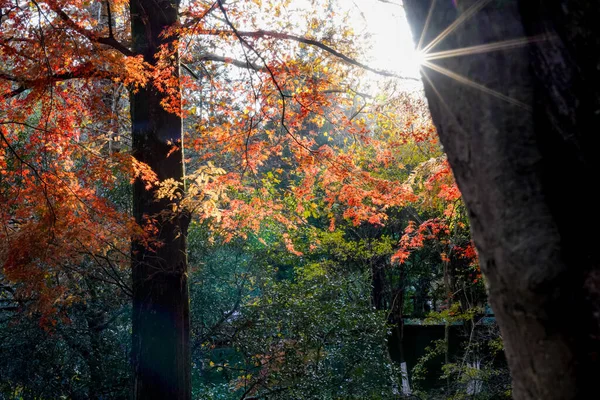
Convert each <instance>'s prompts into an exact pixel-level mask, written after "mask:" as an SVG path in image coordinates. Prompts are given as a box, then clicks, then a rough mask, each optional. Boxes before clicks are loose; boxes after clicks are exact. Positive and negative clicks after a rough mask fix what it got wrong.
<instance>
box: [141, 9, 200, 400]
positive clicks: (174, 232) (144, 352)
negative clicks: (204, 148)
mask: <svg viewBox="0 0 600 400" xmlns="http://www.w3.org/2000/svg"><path fill="white" fill-rule="evenodd" d="M130 7H131V8H130V11H131V32H132V38H133V51H134V52H135V53H137V54H142V55H143V56H144V59H145V61H146V62H148V63H150V64H156V57H155V56H156V53H157V51H158V50H159V46H160V45H162V44H166V43H168V42H169V41H172V40H173V38H170V39H165V38H164V37H162V36H161V32H163V31H164V29H165V28H167V27H170V26H173V25H174V24H176V23H177V21H178V7H179V2H178V1H177V0H132V1H131V3H130ZM172 61H173V62H174V63H175V65H176V66H177V65H178V62H179V61H178V59H177V57H175V59H173V60H172ZM176 70H177V68H176ZM130 98H131V120H132V130H133V156H134V157H135V158H136V159H137V160H139V161H141V162H144V163H146V164H147V165H148V166H150V167H151V168H152V170H153V171H154V172H155V173H156V174H157V175H158V179H159V180H161V181H162V180H165V179H168V178H172V179H175V180H176V181H182V180H183V175H184V171H183V153H182V142H181V139H182V136H181V135H182V121H181V118H180V116H178V115H176V114H173V113H169V112H167V111H165V110H164V108H163V107H162V105H161V101H162V100H163V99H164V94H162V93H160V92H158V91H157V90H156V89H155V88H154V87H153V86H152V84H151V83H149V84H148V85H147V86H146V88H142V89H140V90H138V91H137V92H132V93H131V97H130ZM174 144H175V145H177V146H178V149H177V150H173V145H174ZM133 197H134V202H133V204H134V210H133V212H134V216H135V219H136V221H137V222H138V223H139V224H142V225H144V224H145V223H146V222H147V218H153V219H154V220H155V223H154V226H155V227H156V229H157V230H156V233H155V235H156V237H155V238H156V239H158V241H159V242H161V243H162V245H160V246H158V247H157V248H153V249H149V248H147V247H146V246H145V245H144V244H143V243H139V242H134V243H133V246H132V254H133V265H132V269H133V292H134V295H133V349H132V353H133V354H132V361H133V368H134V396H133V397H134V398H135V399H140V400H141V399H144V400H148V399H163V400H166V399H169V400H171V399H173V400H181V399H186V400H187V399H190V398H191V383H190V380H191V379H190V364H191V363H190V347H189V296H188V282H187V256H186V233H187V225H188V218H187V216H186V215H185V214H184V213H179V212H177V213H174V212H173V211H172V208H171V205H172V204H173V200H168V199H159V200H157V199H156V198H155V189H146V188H145V184H144V182H142V181H140V180H139V179H138V180H137V181H136V182H135V183H134V192H133Z"/></svg>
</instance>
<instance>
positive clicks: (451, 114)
mask: <svg viewBox="0 0 600 400" xmlns="http://www.w3.org/2000/svg"><path fill="white" fill-rule="evenodd" d="M421 72H422V73H423V77H424V78H425V79H426V80H427V82H429V86H431V88H432V89H433V91H434V92H435V94H436V96H437V97H438V99H440V103H442V105H443V106H444V108H445V109H446V111H447V112H448V114H449V115H450V116H451V117H452V119H453V120H454V123H455V124H456V126H457V127H458V129H459V130H460V131H461V132H462V133H463V134H466V131H465V129H464V128H463V127H462V125H461V124H460V122H458V118H456V115H454V113H453V112H452V110H451V109H450V106H449V105H448V103H446V100H444V98H443V97H442V94H441V93H440V92H439V90H437V88H436V87H435V85H434V84H433V81H432V80H431V78H430V77H429V75H427V71H425V70H422V71H421Z"/></svg>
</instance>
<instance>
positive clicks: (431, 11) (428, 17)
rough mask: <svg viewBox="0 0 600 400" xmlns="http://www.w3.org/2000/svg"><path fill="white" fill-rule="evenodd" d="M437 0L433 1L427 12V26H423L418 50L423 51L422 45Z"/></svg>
mask: <svg viewBox="0 0 600 400" xmlns="http://www.w3.org/2000/svg"><path fill="white" fill-rule="evenodd" d="M436 1H437V0H432V1H431V6H429V12H428V13H427V18H426V19H425V26H424V27H423V31H421V37H420V38H419V44H417V50H416V51H417V52H421V46H422V45H423V40H425V33H426V32H427V29H428V28H429V21H431V16H432V15H433V9H434V8H435V3H436Z"/></svg>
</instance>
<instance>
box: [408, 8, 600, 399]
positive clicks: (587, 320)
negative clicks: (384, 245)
mask: <svg viewBox="0 0 600 400" xmlns="http://www.w3.org/2000/svg"><path fill="white" fill-rule="evenodd" d="M433 1H434V2H435V8H434V9H433V12H432V13H431V18H430V20H429V23H426V21H427V19H428V18H427V16H428V13H429V10H430V6H431V3H432V0H404V5H405V10H406V13H407V16H408V19H409V22H410V24H411V27H412V30H413V34H414V37H415V41H416V42H419V38H420V37H421V32H423V31H424V28H426V29H425V32H424V36H423V37H424V40H423V41H422V43H423V46H422V48H423V47H425V46H426V45H427V44H428V43H430V42H431V40H433V39H434V38H435V37H436V36H437V35H438V34H439V33H440V32H442V31H443V30H444V29H445V28H446V27H448V26H449V25H450V24H452V23H453V22H455V21H457V20H460V19H461V18H464V17H465V16H468V15H469V9H470V8H471V7H472V6H474V5H475V6H483V8H482V9H481V10H480V11H478V12H476V13H474V14H473V15H472V17H470V18H467V19H465V20H464V22H463V23H462V24H460V25H459V26H458V27H456V29H454V30H453V32H452V34H450V35H448V37H447V38H446V39H444V40H443V41H442V42H440V43H439V44H438V45H437V46H436V47H434V48H432V49H431V50H430V51H429V54H430V55H431V54H432V53H435V52H439V51H441V50H450V49H459V48H465V47H469V46H476V45H480V44H488V43H497V42H500V41H505V40H512V39H521V38H524V37H533V36H537V35H547V38H546V40H541V41H539V40H538V41H536V42H533V43H530V44H529V45H526V46H520V47H513V48H512V49H504V50H501V51H494V52H487V53H480V54H474V55H468V56H456V57H448V58H443V59H437V60H434V61H432V63H434V64H435V65H433V66H425V67H424V68H423V69H422V71H423V78H424V79H423V80H424V83H425V92H426V96H427V99H428V102H429V106H430V110H431V115H432V118H433V121H434V123H435V125H436V127H437V129H438V133H439V135H440V139H441V141H442V144H443V146H444V149H445V150H446V152H447V154H448V159H449V161H450V164H451V165H452V168H453V171H454V174H455V177H456V180H457V182H458V185H459V187H460V189H461V192H462V194H463V197H464V200H465V203H466V205H467V208H468V210H469V218H470V221H471V225H472V233H473V238H474V240H475V244H476V246H477V249H478V251H479V256H480V262H481V267H482V270H483V272H484V274H485V276H486V279H487V282H488V284H489V294H490V301H491V304H492V307H493V309H494V311H495V313H496V317H497V320H498V323H499V325H500V328H501V331H502V336H503V339H504V343H505V350H506V355H507V358H508V361H509V367H510V370H511V374H512V378H513V395H514V397H515V398H516V399H576V398H597V397H599V396H600V394H599V393H600V387H599V386H598V384H597V380H598V376H600V353H599V352H600V343H599V339H598V338H599V337H600V329H599V322H598V321H599V320H598V317H599V316H600V296H599V293H600V270H599V263H600V257H599V253H598V251H597V249H596V247H595V246H596V245H597V237H598V235H597V231H598V228H597V227H598V223H599V222H600V215H599V213H598V212H596V209H597V207H595V205H596V204H595V203H596V199H595V197H594V196H593V192H592V190H593V189H592V188H593V184H594V182H596V180H597V177H598V176H600V174H599V172H600V171H599V169H600V168H599V165H598V163H597V162H595V160H594V153H595V152H597V151H598V149H599V148H600V147H599V144H600V143H599V142H600V135H599V134H598V129H599V127H600V96H599V93H600V86H599V83H598V82H600V80H598V79H597V77H596V75H598V73H599V70H598V68H599V67H598V66H599V65H600V23H598V21H600V3H599V2H597V1H588V0H570V1H567V0H562V1H561V0H512V1H511V0H505V1H500V0H496V1H483V0H479V1H476V0H459V1H457V2H451V1H449V0H448V1H442V0H437V1H436V0H433ZM455 3H458V4H457V5H455ZM471 10H472V8H471ZM436 66H437V67H436ZM439 67H442V68H446V69H447V70H450V71H452V73H454V74H457V75H454V76H453V77H452V78H451V77H448V76H447V75H444V74H443V73H440V71H442V70H440V68H439ZM461 76H462V77H465V78H467V79H469V80H471V81H472V82H475V83H476V84H479V85H483V86H485V88H487V89H484V88H483V87H476V85H471V84H469V83H468V82H467V81H465V80H464V79H462V78H461ZM488 89H491V90H493V91H496V92H497V93H496V94H492V92H490V91H489V90H488Z"/></svg>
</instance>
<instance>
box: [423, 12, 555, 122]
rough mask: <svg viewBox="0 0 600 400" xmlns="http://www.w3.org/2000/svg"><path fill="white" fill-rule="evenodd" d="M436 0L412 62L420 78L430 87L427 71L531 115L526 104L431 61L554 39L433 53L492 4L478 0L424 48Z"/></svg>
mask: <svg viewBox="0 0 600 400" xmlns="http://www.w3.org/2000/svg"><path fill="white" fill-rule="evenodd" d="M437 1H438V0H433V1H432V3H431V6H430V8H429V12H428V14H427V18H426V20H425V24H424V27H423V32H422V33H421V37H420V38H419V41H418V43H417V48H416V55H415V57H414V58H415V60H416V62H417V63H418V64H419V67H420V68H421V71H422V72H423V76H424V77H425V79H426V80H427V81H428V82H429V84H430V85H431V86H432V87H433V82H432V80H431V79H430V78H429V77H428V76H427V74H426V73H425V69H430V70H432V71H435V72H437V73H440V74H442V75H445V76H447V77H448V78H451V79H454V80H456V81H457V82H460V83H462V84H464V85H467V86H470V87H472V88H475V89H478V90H480V91H482V92H484V93H487V94H489V95H491V96H494V97H496V98H499V99H501V100H504V101H506V102H508V103H510V104H513V105H516V106H518V107H521V108H523V109H525V110H528V111H530V110H531V107H530V106H528V105H527V104H525V103H523V102H520V101H518V100H516V99H513V98H512V97H510V96H507V95H505V94H503V93H500V92H498V91H496V90H494V89H490V88H488V87H487V86H485V85H483V84H480V83H477V82H475V81H473V80H472V79H469V78H467V77H465V76H462V75H460V74H457V73H456V72H453V71H450V70H449V69H447V68H444V67H441V66H440V65H438V64H435V63H434V62H433V61H435V60H440V59H446V58H450V57H461V56H469V55H474V54H483V53H489V52H493V51H505V50H510V49H515V48H519V47H523V46H527V45H529V44H531V43H537V42H544V41H548V40H552V39H553V38H554V37H553V36H551V35H538V36H532V37H523V38H518V39H510V40H504V41H499V42H495V43H486V44H481V45H477V46H470V47H463V48H459V49H452V50H443V51H438V52H434V51H432V50H433V49H434V48H435V47H436V46H438V45H439V44H440V43H441V42H442V41H443V40H444V39H446V38H447V37H448V36H449V35H451V34H452V33H453V32H454V31H455V30H456V29H457V28H458V27H459V26H461V25H462V24H464V23H466V22H467V21H469V20H470V19H471V18H472V17H473V16H474V15H476V14H477V13H478V12H479V11H481V10H482V9H483V8H484V7H485V6H487V5H488V4H489V3H490V2H491V1H492V0H479V1H477V2H476V3H475V4H473V5H472V6H471V7H469V8H468V9H467V10H465V11H464V12H462V13H461V15H460V16H459V17H458V18H457V19H456V20H455V21H454V22H453V23H452V24H450V25H449V26H448V27H447V28H446V29H444V30H443V31H442V32H441V33H440V34H439V35H437V36H436V37H435V38H434V39H433V40H431V41H430V42H429V43H428V44H427V45H425V46H424V47H423V42H424V38H425V35H426V33H427V30H428V29H429V25H430V23H431V19H432V15H433V13H434V9H435V4H436V2H437ZM434 90H435V92H436V94H437V95H438V96H440V99H441V95H440V93H439V91H438V90H437V89H435V87H434ZM441 100H442V102H443V103H444V104H445V105H446V106H447V104H446V103H445V102H444V101H443V99H441Z"/></svg>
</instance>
